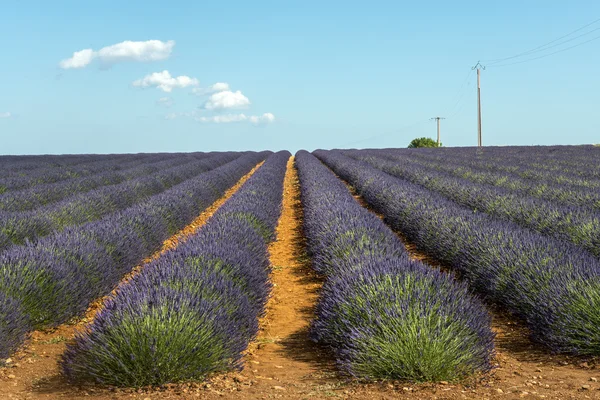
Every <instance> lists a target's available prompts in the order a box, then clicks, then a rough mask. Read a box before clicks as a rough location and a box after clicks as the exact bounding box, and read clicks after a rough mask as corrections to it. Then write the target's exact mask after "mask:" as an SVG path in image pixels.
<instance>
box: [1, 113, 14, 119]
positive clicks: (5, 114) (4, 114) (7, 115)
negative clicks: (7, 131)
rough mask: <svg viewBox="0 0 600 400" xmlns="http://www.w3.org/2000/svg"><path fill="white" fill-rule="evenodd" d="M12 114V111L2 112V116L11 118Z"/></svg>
mask: <svg viewBox="0 0 600 400" xmlns="http://www.w3.org/2000/svg"><path fill="white" fill-rule="evenodd" d="M11 116H12V114H11V113H9V112H8V111H7V112H0V118H10V117H11Z"/></svg>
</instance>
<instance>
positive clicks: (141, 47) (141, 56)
mask: <svg viewBox="0 0 600 400" xmlns="http://www.w3.org/2000/svg"><path fill="white" fill-rule="evenodd" d="M174 46H175V41H174V40H169V41H167V42H162V41H160V40H147V41H145V42H133V41H131V40H126V41H124V42H121V43H117V44H113V45H111V46H106V47H103V48H101V49H100V50H98V51H94V50H93V49H84V50H80V51H76V52H74V53H73V56H72V57H71V58H67V59H65V60H62V61H61V62H60V63H59V66H60V67H61V68H62V69H71V68H83V67H86V66H88V65H89V64H90V63H91V62H92V61H93V60H94V59H98V60H99V61H100V62H102V63H104V64H105V65H112V64H116V63H119V62H124V61H138V62H148V61H160V60H165V59H167V58H169V56H170V55H171V51H172V50H173V47H174Z"/></svg>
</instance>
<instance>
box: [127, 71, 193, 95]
mask: <svg viewBox="0 0 600 400" xmlns="http://www.w3.org/2000/svg"><path fill="white" fill-rule="evenodd" d="M199 83H200V82H198V79H196V78H190V77H189V76H185V75H181V76H178V77H172V76H171V74H170V73H169V71H167V70H164V71H162V72H154V73H152V74H150V75H146V76H145V77H143V78H142V79H138V80H137V81H134V82H133V83H132V84H133V86H136V87H142V88H146V87H150V86H156V87H157V88H159V89H160V90H162V91H163V92H167V93H169V92H171V91H172V90H173V88H184V87H188V86H198V84H199Z"/></svg>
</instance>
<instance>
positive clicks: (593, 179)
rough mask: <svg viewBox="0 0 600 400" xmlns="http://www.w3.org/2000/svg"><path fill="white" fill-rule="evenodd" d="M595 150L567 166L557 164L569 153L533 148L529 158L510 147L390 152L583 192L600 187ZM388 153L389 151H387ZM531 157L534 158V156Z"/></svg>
mask: <svg viewBox="0 0 600 400" xmlns="http://www.w3.org/2000/svg"><path fill="white" fill-rule="evenodd" d="M592 148H593V149H594V150H593V152H588V153H587V154H588V155H587V156H586V157H585V158H584V160H585V161H581V162H579V163H577V164H575V165H564V164H562V163H560V162H559V161H558V160H571V156H570V153H569V152H565V151H563V150H562V149H560V148H554V149H553V151H550V150H540V149H539V148H535V147H531V148H530V150H529V153H530V154H529V155H530V157H528V158H525V157H511V152H512V150H511V149H510V148H508V149H504V150H503V151H502V152H500V153H498V155H496V156H494V155H493V154H490V153H489V152H488V149H485V150H483V151H481V152H477V150H475V151H473V150H467V149H464V148H452V149H449V150H447V151H443V152H440V153H438V154H435V153H431V152H427V151H410V150H408V149H395V150H393V151H392V152H391V153H394V154H396V155H398V156H403V157H407V158H411V159H413V160H422V161H428V162H435V163H437V164H438V165H445V164H448V165H450V164H454V165H455V166H456V167H457V168H460V169H464V170H465V173H466V174H468V173H469V172H471V173H473V172H475V171H482V172H488V173H504V174H508V175H509V176H510V177H511V178H514V179H518V180H519V181H524V182H529V183H537V182H544V183H547V184H549V185H554V184H560V185H565V186H566V187H572V188H576V189H582V188H590V187H598V186H599V185H600V177H598V175H597V174H595V172H594V168H597V166H596V163H595V162H594V159H597V158H598V157H599V153H600V151H599V150H598V148H597V147H592ZM387 152H390V150H389V149H388V150H387ZM594 152H595V154H594ZM532 155H533V157H531V156H532ZM536 156H537V157H536ZM536 158H542V161H536ZM590 166H591V168H590Z"/></svg>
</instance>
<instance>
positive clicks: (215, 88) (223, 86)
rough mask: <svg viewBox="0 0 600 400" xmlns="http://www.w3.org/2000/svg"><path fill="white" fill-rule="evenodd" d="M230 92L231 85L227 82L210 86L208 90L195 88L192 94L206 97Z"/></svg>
mask: <svg viewBox="0 0 600 400" xmlns="http://www.w3.org/2000/svg"><path fill="white" fill-rule="evenodd" d="M226 90H229V84H228V83H225V82H217V83H215V84H214V85H210V86H209V87H207V88H194V89H192V93H194V94H197V95H198V96H204V95H207V94H213V93H218V92H224V91H226Z"/></svg>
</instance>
